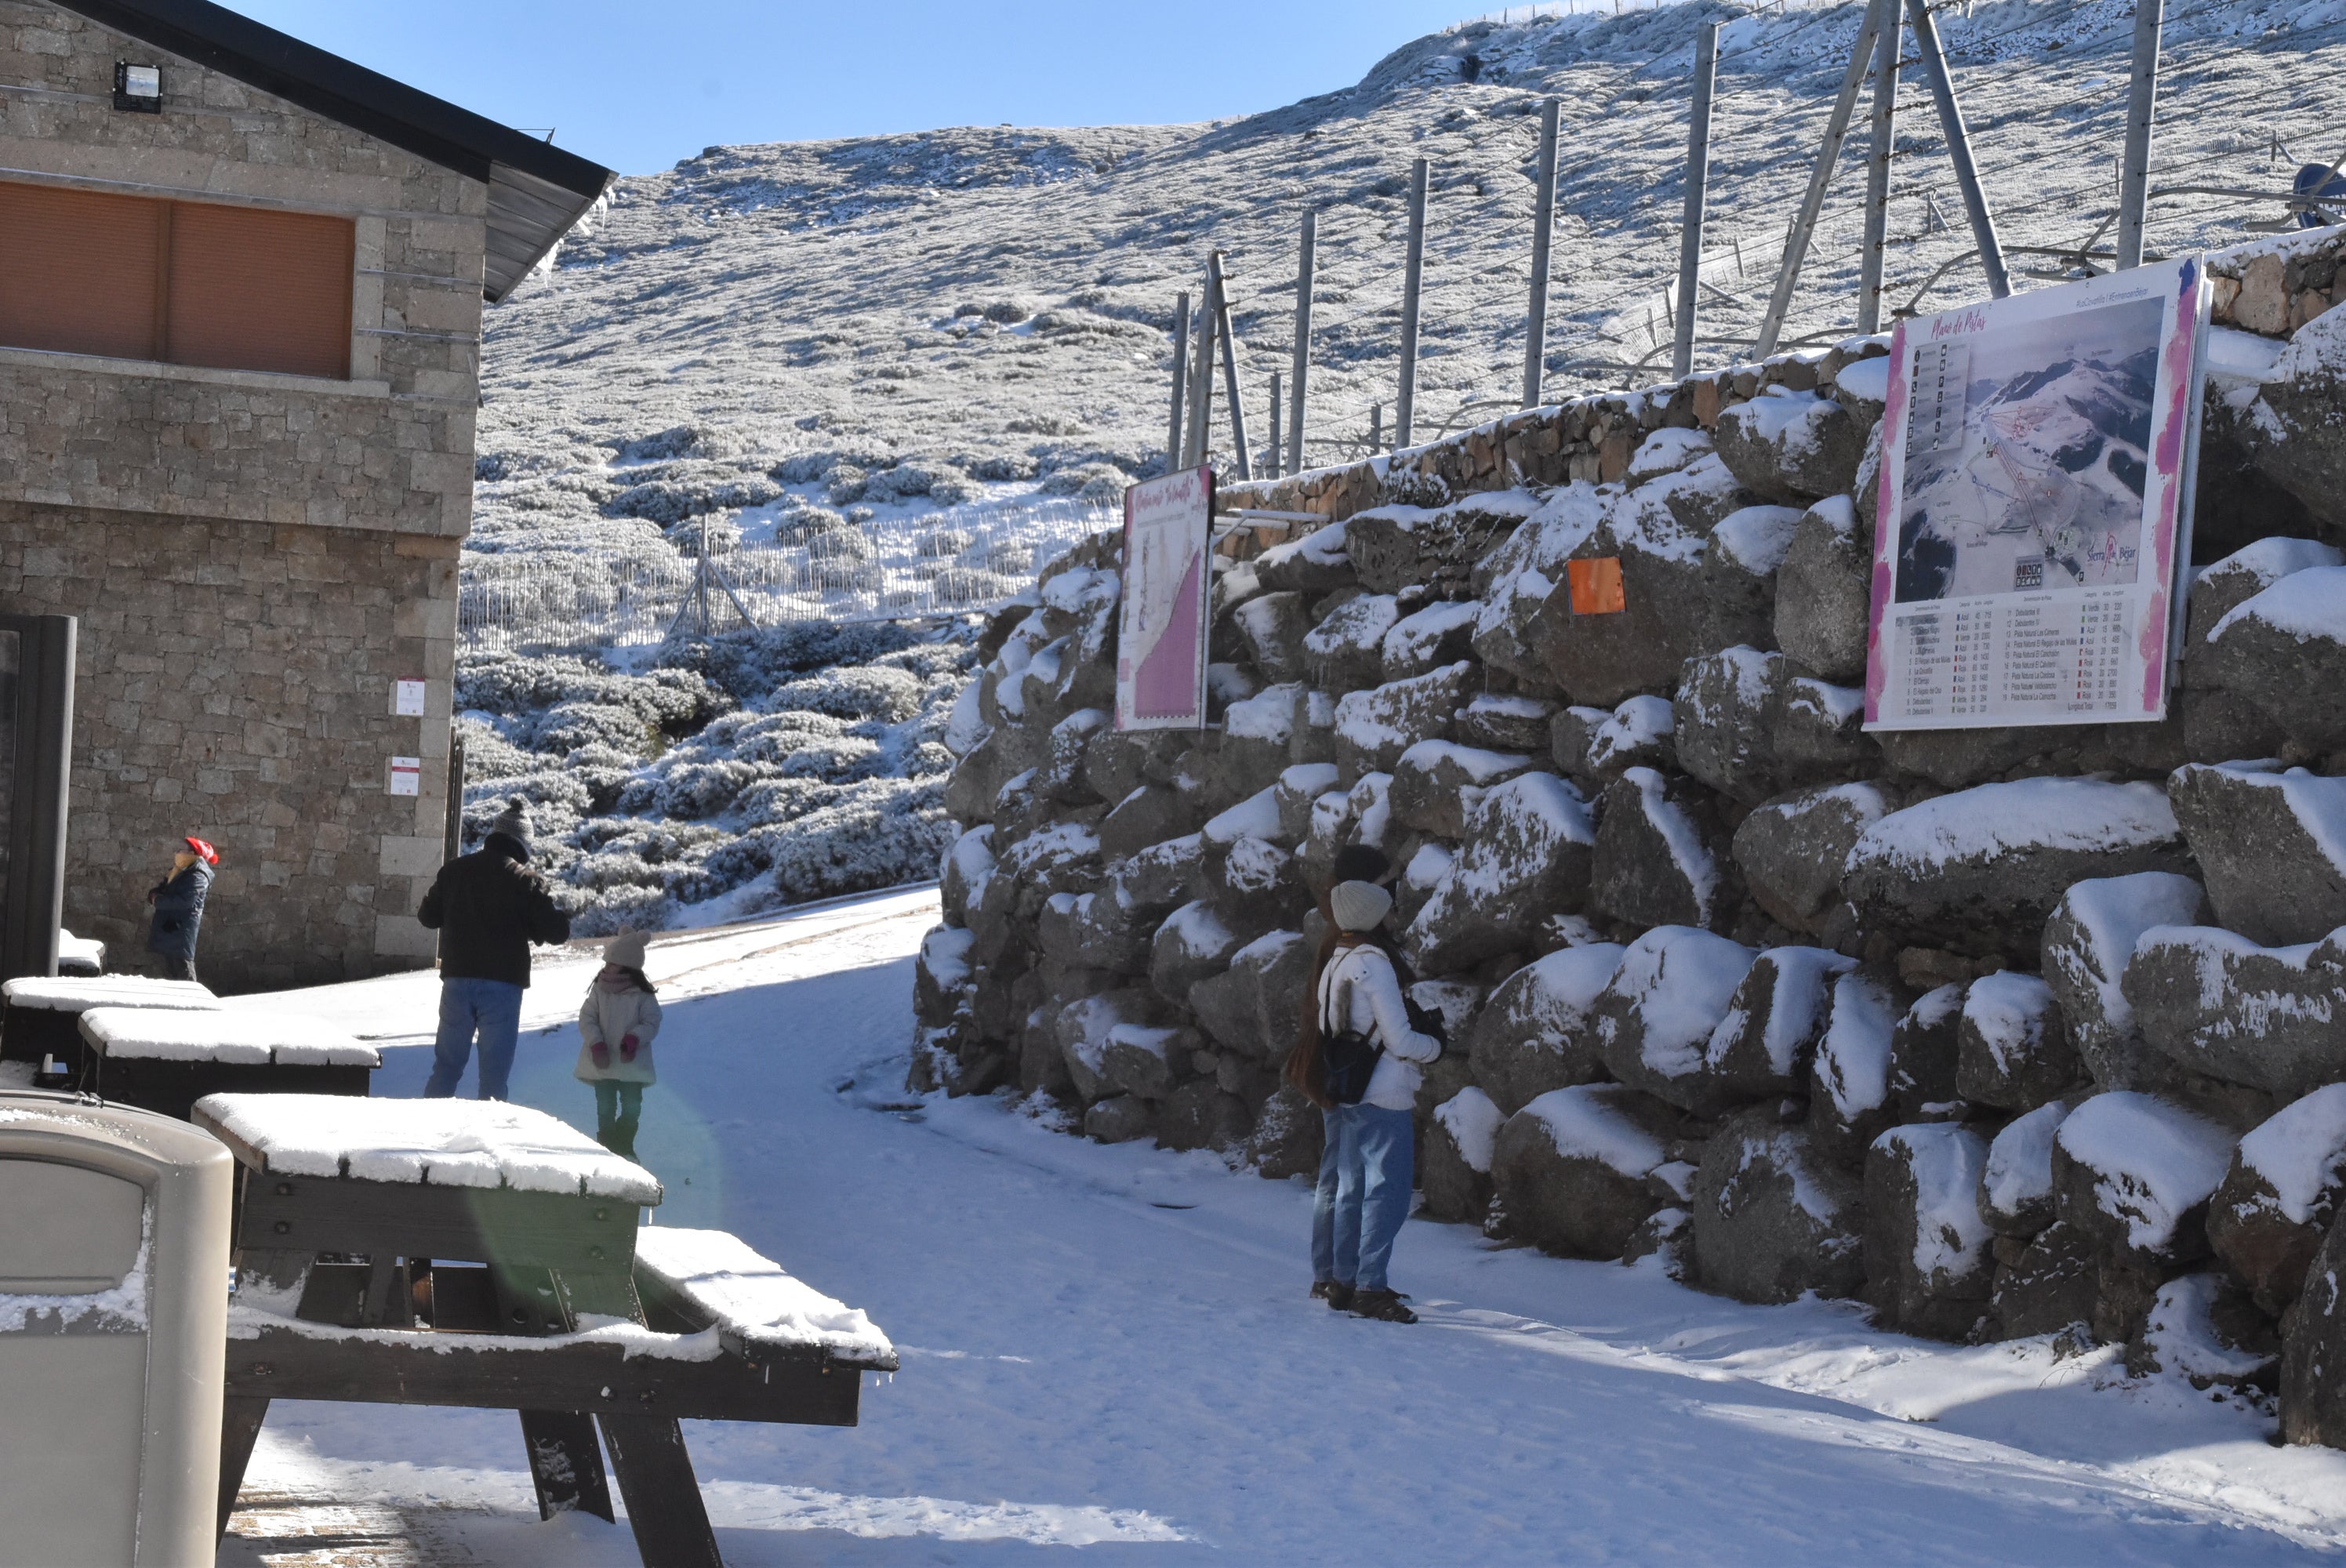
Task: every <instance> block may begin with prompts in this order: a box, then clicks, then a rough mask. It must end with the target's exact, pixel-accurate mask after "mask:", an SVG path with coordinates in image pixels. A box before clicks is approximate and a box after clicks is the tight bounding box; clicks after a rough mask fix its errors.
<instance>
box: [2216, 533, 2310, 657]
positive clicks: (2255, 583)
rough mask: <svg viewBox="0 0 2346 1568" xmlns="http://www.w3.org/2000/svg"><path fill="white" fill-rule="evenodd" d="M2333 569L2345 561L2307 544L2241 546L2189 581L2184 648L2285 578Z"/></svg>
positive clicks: (2261, 542)
mask: <svg viewBox="0 0 2346 1568" xmlns="http://www.w3.org/2000/svg"><path fill="white" fill-rule="evenodd" d="M2338 565H2346V555H2341V554H2340V553H2339V552H2338V551H2336V550H2334V549H2332V548H2331V546H2329V545H2323V544H2319V543H2317V542H2315V541H2314V540H2311V539H2282V538H2271V539H2259V540H2256V541H2255V542H2253V543H2251V544H2249V545H2242V546H2241V547H2240V548H2239V549H2238V550H2235V551H2233V552H2232V553H2231V554H2230V555H2227V556H2225V557H2224V558H2223V559H2222V560H2220V561H2219V562H2217V563H2216V564H2215V565H2212V566H2209V567H2207V568H2206V569H2205V570H2203V571H2201V572H2200V573H2199V574H2198V575H2197V576H2195V577H2193V578H2192V579H2191V604H2190V632H2189V639H2190V642H2191V643H2193V644H2195V645H2196V644H2199V643H2204V642H2206V641H2207V640H2208V634H2209V633H2211V632H2213V631H2214V630H2215V629H2216V626H2217V624H2218V623H2219V622H2220V621H2222V620H2223V618H2224V617H2225V616H2229V615H2230V614H2231V613H2232V612H2233V611H2234V610H2236V609H2238V608H2239V607H2240V606H2242V605H2244V604H2246V603H2248V601H2249V600H2250V599H2253V598H2255V597H2256V596H2258V595H2259V594H2261V593H2263V592H2264V591H2265V590H2266V589H2267V588H2270V587H2271V586H2272V585H2274V584H2275V583H2278V582H2280V580H2281V579H2282V578H2283V577H2286V576H2288V575H2290V574H2291V573H2294V572H2303V571H2309V570H2310V569H2311V568H2313V567H2316V566H2338ZM2193 651H2197V650H2196V648H2195V649H2194V650H2193Z"/></svg>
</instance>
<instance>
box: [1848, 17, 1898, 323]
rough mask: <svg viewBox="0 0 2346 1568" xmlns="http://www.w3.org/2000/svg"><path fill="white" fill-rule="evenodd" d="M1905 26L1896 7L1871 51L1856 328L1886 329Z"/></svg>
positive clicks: (1886, 20)
mask: <svg viewBox="0 0 2346 1568" xmlns="http://www.w3.org/2000/svg"><path fill="white" fill-rule="evenodd" d="M1904 33H1905V25H1904V23H1903V22H1902V21H1901V19H1900V17H1899V14H1898V12H1897V11H1896V10H1895V9H1893V10H1892V12H1891V13H1890V15H1889V16H1888V17H1887V18H1886V19H1885V22H1884V24H1883V26H1882V36H1881V38H1880V40H1879V41H1878V42H1877V43H1876V44H1875V46H1874V52H1873V151H1872V156H1871V157H1870V158H1868V159H1867V160H1866V166H1865V254H1864V255H1863V257H1862V258H1861V259H1860V260H1859V262H1858V280H1857V330H1858V333H1859V335H1860V336H1862V337H1872V335H1873V334H1874V333H1876V332H1878V331H1882V269H1883V267H1884V265H1885V264H1886V263H1887V262H1888V260H1889V256H1888V254H1887V251H1888V249H1889V246H1890V160H1891V158H1892V154H1893V153H1894V152H1895V151H1896V144H1897V140H1898V51H1899V48H1900V47H1901V46H1902V44H1903V42H1904Z"/></svg>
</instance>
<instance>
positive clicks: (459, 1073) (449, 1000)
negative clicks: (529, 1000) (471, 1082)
mask: <svg viewBox="0 0 2346 1568" xmlns="http://www.w3.org/2000/svg"><path fill="white" fill-rule="evenodd" d="M475 1033H477V1034H478V1035H479V1036H480V1039H481V1091H480V1092H481V1098H482V1099H484V1100H502V1099H505V1097H506V1095H505V1081H506V1080H507V1079H508V1078H510V1077H511V1076H512V1075H513V1059H514V1046H515V1044H517V1043H518V1042H519V1040H520V1038H521V987H520V986H518V985H515V984H514V983H512V982H510V981H504V980H475V979H474V978H472V977H471V976H468V975H463V976H454V977H451V978H449V979H446V980H443V981H442V982H441V983H440V1038H439V1039H438V1040H437V1041H435V1042H434V1043H433V1046H432V1081H431V1082H430V1083H428V1084H424V1085H423V1097H424V1098H425V1099H427V1100H444V1099H446V1098H447V1097H448V1096H449V1095H453V1094H454V1093H455V1092H456V1084H457V1083H458V1081H459V1080H461V1079H462V1078H463V1077H464V1064H465V1062H466V1061H467V1060H468V1059H470V1057H471V1056H472V1054H473V1036H474V1034H475Z"/></svg>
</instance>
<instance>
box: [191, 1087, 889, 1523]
mask: <svg viewBox="0 0 2346 1568" xmlns="http://www.w3.org/2000/svg"><path fill="white" fill-rule="evenodd" d="M194 1119H195V1122H196V1124H197V1125H199V1126H202V1127H206V1128H208V1129H209V1130H210V1131H211V1132H213V1133H214V1134H216V1135H218V1136H219V1137H220V1139H221V1140H222V1141H223V1142H225V1143H226V1144H227V1145H229V1147H230V1150H231V1151H232V1152H234V1154H235V1155H236V1157H237V1160H238V1164H239V1167H240V1168H239V1172H238V1199H237V1232H236V1240H235V1244H236V1247H237V1253H236V1259H237V1271H238V1284H237V1293H236V1296H235V1298H234V1299H233V1301H232V1303H231V1305H230V1314H229V1353H228V1410H227V1419H226V1423H225V1429H224V1431H223V1435H222V1442H221V1453H220V1525H221V1528H222V1530H223V1531H225V1530H226V1528H227V1522H228V1516H229V1513H230V1511H231V1510H232V1508H233V1507H234V1504H235V1501H236V1494H237V1492H238V1490H239V1488H240V1486H241V1484H242V1481H243V1475H244V1469H245V1465H246V1463H247V1462H248V1461H249V1460H250V1456H251V1452H252V1445H253V1442H254V1440H255V1439H256V1438H257V1437H258V1435H259V1433H260V1425H261V1422H262V1420H264V1419H265V1418H266V1416H267V1414H268V1410H269V1403H270V1400H274V1399H304V1400H350V1401H357V1402H362V1403H381V1404H426V1405H433V1404H437V1405H456V1406H469V1407H474V1408H491V1409H505V1410H517V1411H519V1412H520V1416H521V1425H522V1432H523V1437H524V1440H525V1450H526V1451H527V1455H528V1459H529V1464H530V1474H531V1478H532V1480H533V1481H535V1485H536V1488H537V1496H538V1509H539V1512H540V1514H541V1516H543V1517H546V1518H551V1517H552V1516H553V1515H554V1514H555V1513H556V1512H560V1511H563V1510H565V1509H571V1508H579V1509H585V1510H586V1511H587V1512H592V1513H595V1514H597V1516H599V1517H601V1518H604V1519H610V1518H612V1517H613V1516H614V1511H613V1509H612V1506H611V1498H610V1489H609V1482H608V1481H607V1478H606V1474H605V1471H604V1465H603V1447H602V1446H598V1445H597V1441H596V1433H597V1428H598V1427H599V1428H600V1431H601V1437H602V1445H603V1446H607V1448H608V1449H609V1452H610V1468H611V1471H613V1472H615V1473H616V1475H617V1481H618V1483H619V1493H620V1496H621V1497H622V1498H623V1499H624V1500H625V1502H627V1516H628V1522H629V1523H630V1524H631V1525H632V1527H633V1528H634V1530H635V1533H636V1543H637V1550H638V1552H639V1553H641V1555H642V1557H643V1561H644V1563H646V1565H647V1568H709V1565H713V1564H718V1563H719V1557H718V1553H717V1545H716V1538H715V1536H714V1534H713V1533H712V1532H711V1531H710V1529H709V1516H708V1512H707V1510H706V1509H705V1508H704V1507H703V1506H702V1503H701V1500H700V1493H699V1484H698V1482H697V1481H695V1479H694V1476H693V1473H692V1462H691V1459H690V1456H689V1455H688V1453H687V1452H686V1450H685V1445H684V1435H683V1431H682V1429H681V1428H680V1427H679V1426H678V1421H679V1420H751V1421H775V1422H793V1423H803V1424H814V1425H824V1426H852V1425H853V1424H854V1423H855V1420H856V1416H857V1410H858V1405H859V1400H860V1396H861V1390H862V1373H863V1372H864V1371H865V1370H887V1371H892V1370H894V1369H895V1366H896V1356H895V1351H894V1349H892V1347H891V1346H890V1345H889V1343H888V1340H887V1339H886V1337H885V1336H884V1335H882V1334H881V1333H880V1331H879V1330H878V1329H874V1328H873V1327H872V1324H871V1322H870V1321H869V1319H865V1318H864V1317H863V1315H862V1313H860V1312H856V1311H854V1310H852V1308H847V1307H844V1306H841V1304H840V1303H838V1302H836V1301H833V1300H831V1299H830V1298H828V1297H825V1296H822V1295H821V1294H820V1293H819V1292H817V1291H815V1290H813V1289H811V1288H809V1287H807V1286H805V1285H802V1284H801V1283H800V1282H798V1281H797V1280H795V1279H792V1278H790V1276H788V1275H787V1274H784V1273H783V1272H782V1271H781V1269H780V1268H778V1267H776V1266H775V1265H774V1264H772V1263H770V1262H769V1261H767V1260H766V1259H765V1258H762V1257H759V1256H758V1255H757V1254H756V1253H755V1252H753V1251H751V1250H750V1248H749V1247H746V1246H744V1245H743V1244H741V1243H740V1242H739V1241H737V1240H735V1239H734V1238H733V1237H729V1236H727V1235H725V1234H724V1233H722V1232H711V1231H668V1230H665V1229H661V1228H658V1227H653V1228H646V1229H639V1228H638V1227H637V1216H638V1213H639V1210H640V1209H641V1208H642V1207H646V1206H649V1205H656V1204H658V1202H659V1200H660V1196H661V1191H660V1186H659V1183H658V1181H657V1180H656V1179H655V1178H654V1177H653V1176H651V1174H650V1173H649V1172H648V1171H646V1170H644V1169H643V1168H642V1167H641V1166H637V1165H635V1164H634V1163H632V1162H630V1161H627V1160H623V1159H620V1158H619V1157H617V1156H615V1155H612V1154H610V1153H608V1152H607V1151H606V1150H604V1149H603V1148H602V1147H601V1146H600V1145H597V1144H595V1143H593V1142H591V1141H590V1140H588V1139H587V1138H586V1137H585V1136H584V1135H582V1134H579V1133H577V1132H576V1131H574V1130H573V1129H572V1128H570V1127H569V1126H567V1125H565V1124H563V1123H561V1122H559V1121H556V1119H555V1118H553V1117H551V1116H548V1115H544V1114H543V1113H541V1112H537V1111H532V1110H527V1109H525V1108H523V1107H520V1106H515V1105H504V1104H500V1103H496V1102H477V1101H467V1100H368V1099H344V1098H331V1097H324V1096H318V1095H210V1096H208V1097H206V1098H205V1099H203V1100H202V1101H200V1102H199V1103H198V1104H197V1105H196V1107H195V1115H194Z"/></svg>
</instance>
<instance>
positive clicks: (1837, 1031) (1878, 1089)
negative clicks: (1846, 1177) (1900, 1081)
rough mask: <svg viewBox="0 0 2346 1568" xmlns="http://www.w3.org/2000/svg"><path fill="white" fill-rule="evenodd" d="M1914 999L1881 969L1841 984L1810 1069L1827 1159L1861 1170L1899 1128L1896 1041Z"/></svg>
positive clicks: (1843, 978)
mask: <svg viewBox="0 0 2346 1568" xmlns="http://www.w3.org/2000/svg"><path fill="white" fill-rule="evenodd" d="M1912 998H1913V993H1912V992H1910V991H1907V990H1905V989H1904V988H1903V987H1902V986H1901V985H1900V984H1899V983H1898V981H1897V978H1896V977H1895V976H1894V975H1892V974H1890V973H1888V972H1883V971H1880V970H1873V969H1858V970H1852V971H1851V972H1849V973H1847V974H1842V975H1838V976H1836V977H1834V980H1833V983H1832V998H1831V1011H1830V1012H1829V1013H1827V1015H1826V1019H1825V1029H1824V1033H1823V1034H1822V1035H1821V1036H1820V1037H1819V1039H1818V1041H1817V1050H1816V1055H1815V1058H1814V1060H1813V1061H1812V1062H1811V1064H1810V1067H1809V1124H1810V1127H1811V1135H1812V1136H1813V1138H1814V1140H1815V1145H1816V1148H1817V1150H1818V1152H1819V1153H1820V1154H1821V1155H1823V1156H1825V1157H1827V1158H1829V1159H1831V1160H1834V1161H1837V1162H1839V1163H1840V1164H1841V1165H1844V1166H1850V1167H1851V1168H1852V1169H1854V1168H1856V1167H1858V1166H1862V1165H1863V1164H1864V1163H1865V1151H1866V1148H1867V1147H1868V1145H1871V1144H1872V1142H1873V1140H1874V1138H1875V1137H1876V1136H1878V1135H1880V1134H1881V1133H1882V1130H1883V1129H1884V1128H1886V1127H1888V1126H1889V1125H1891V1122H1892V1108H1891V1099H1890V1042H1891V1037H1892V1034H1893V1033H1895V1032H1896V1030H1897V1026H1898V1020H1899V1018H1900V1016H1901V1015H1902V1014H1903V1013H1904V1012H1905V1011H1906V1007H1907V1003H1909V1002H1910V1001H1911V1000H1912Z"/></svg>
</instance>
